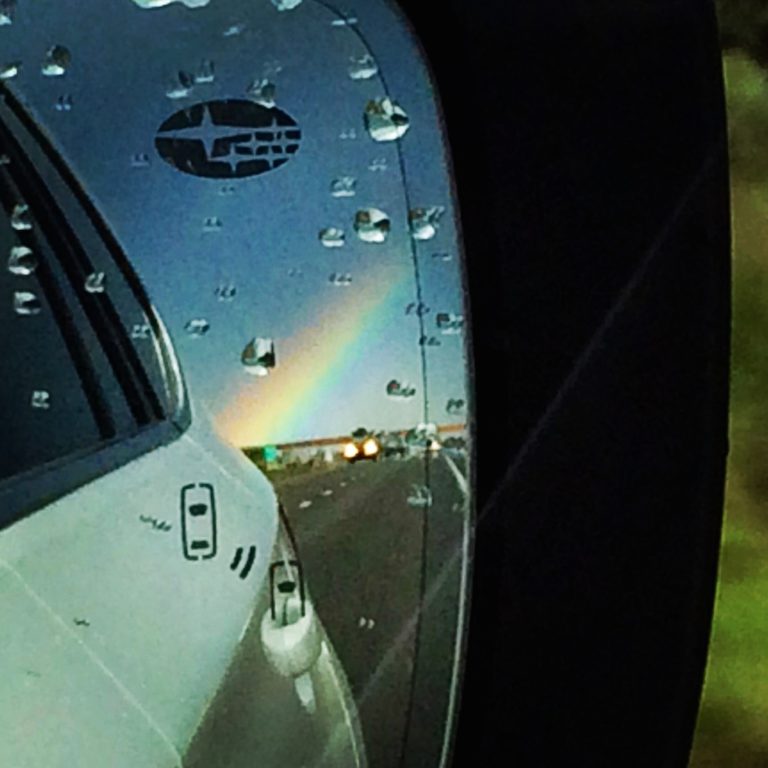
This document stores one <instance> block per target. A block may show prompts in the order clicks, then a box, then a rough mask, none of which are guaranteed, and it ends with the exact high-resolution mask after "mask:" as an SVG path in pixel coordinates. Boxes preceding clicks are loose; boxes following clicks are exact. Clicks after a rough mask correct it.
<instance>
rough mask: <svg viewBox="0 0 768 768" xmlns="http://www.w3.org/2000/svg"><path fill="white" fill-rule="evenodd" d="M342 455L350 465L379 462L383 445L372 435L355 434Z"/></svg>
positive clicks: (345, 446)
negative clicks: (360, 462)
mask: <svg viewBox="0 0 768 768" xmlns="http://www.w3.org/2000/svg"><path fill="white" fill-rule="evenodd" d="M342 455H343V456H344V458H345V459H346V460H347V461H348V462H349V463H350V464H354V463H355V462H356V461H378V460H379V456H380V455H381V443H380V442H379V440H378V438H377V437H375V436H374V435H372V434H366V435H364V436H363V435H360V434H359V432H355V433H353V435H352V438H351V439H350V441H349V442H348V443H346V444H345V445H344V448H343V449H342Z"/></svg>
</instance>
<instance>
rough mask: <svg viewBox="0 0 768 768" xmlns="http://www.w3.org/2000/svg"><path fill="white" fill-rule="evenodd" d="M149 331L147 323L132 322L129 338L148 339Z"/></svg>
mask: <svg viewBox="0 0 768 768" xmlns="http://www.w3.org/2000/svg"><path fill="white" fill-rule="evenodd" d="M150 331H151V329H150V327H149V324H148V323H134V325H133V327H132V328H131V338H132V339H149V338H150Z"/></svg>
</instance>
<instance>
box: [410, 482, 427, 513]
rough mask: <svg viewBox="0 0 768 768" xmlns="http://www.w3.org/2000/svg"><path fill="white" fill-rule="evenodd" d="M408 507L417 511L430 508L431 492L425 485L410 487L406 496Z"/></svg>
mask: <svg viewBox="0 0 768 768" xmlns="http://www.w3.org/2000/svg"><path fill="white" fill-rule="evenodd" d="M408 505H409V506H411V507H416V508H418V509H425V508H426V507H431V506H432V492H431V491H430V490H429V488H427V486H426V485H415V484H414V485H412V486H411V492H410V494H409V495H408Z"/></svg>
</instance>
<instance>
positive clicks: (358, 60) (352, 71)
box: [349, 53, 379, 80]
mask: <svg viewBox="0 0 768 768" xmlns="http://www.w3.org/2000/svg"><path fill="white" fill-rule="evenodd" d="M351 61H352V63H351V64H350V66H349V76H350V77H351V78H352V79H353V80H370V78H372V77H375V76H376V75H377V74H378V72H379V67H378V65H377V64H376V60H375V59H374V58H373V56H371V54H370V53H366V54H363V55H362V56H359V57H354V56H353V57H352V59H351Z"/></svg>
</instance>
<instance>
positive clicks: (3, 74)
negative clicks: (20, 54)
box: [0, 61, 21, 80]
mask: <svg viewBox="0 0 768 768" xmlns="http://www.w3.org/2000/svg"><path fill="white" fill-rule="evenodd" d="M20 70H21V62H20V61H10V62H8V64H3V65H2V66H0V80H10V79H11V78H14V77H16V75H18V74H19V72H20Z"/></svg>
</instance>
